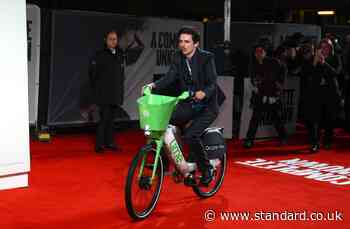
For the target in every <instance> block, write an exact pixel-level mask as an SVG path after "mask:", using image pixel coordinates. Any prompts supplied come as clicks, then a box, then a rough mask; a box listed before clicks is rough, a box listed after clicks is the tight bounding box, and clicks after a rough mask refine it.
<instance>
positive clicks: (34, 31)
mask: <svg viewBox="0 0 350 229" xmlns="http://www.w3.org/2000/svg"><path fill="white" fill-rule="evenodd" d="M27 45H28V55H27V58H28V95H29V123H30V124H32V125H35V124H36V122H37V118H38V98H39V68H40V8H39V7H38V6H36V5H32V4H28V5H27Z"/></svg>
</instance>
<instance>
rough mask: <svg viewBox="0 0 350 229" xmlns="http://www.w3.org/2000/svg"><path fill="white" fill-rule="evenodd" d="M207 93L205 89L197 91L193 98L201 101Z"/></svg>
mask: <svg viewBox="0 0 350 229" xmlns="http://www.w3.org/2000/svg"><path fill="white" fill-rule="evenodd" d="M205 96H206V94H205V92H204V91H197V92H196V93H195V95H194V96H193V99H194V100H195V101H201V100H203V99H204V98H205Z"/></svg>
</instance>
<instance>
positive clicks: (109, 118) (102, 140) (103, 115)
mask: <svg viewBox="0 0 350 229" xmlns="http://www.w3.org/2000/svg"><path fill="white" fill-rule="evenodd" d="M99 111H100V121H99V123H98V126H97V131H96V146H97V147H101V146H107V145H112V144H114V137H113V129H114V126H113V124H114V122H113V119H114V115H115V106H113V105H100V106H99Z"/></svg>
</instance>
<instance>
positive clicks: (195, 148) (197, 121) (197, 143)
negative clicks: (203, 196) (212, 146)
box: [184, 110, 217, 184]
mask: <svg viewBox="0 0 350 229" xmlns="http://www.w3.org/2000/svg"><path fill="white" fill-rule="evenodd" d="M216 117H217V115H216V114H214V113H213V112H211V111H209V110H205V111H203V112H201V113H198V114H197V116H196V117H194V119H193V121H192V123H191V125H190V126H189V127H188V128H187V129H186V130H185V134H184V140H185V142H186V143H188V144H189V147H190V151H191V153H193V156H194V157H195V159H196V161H197V164H198V168H199V170H200V171H201V173H202V179H201V182H202V183H203V184H208V183H209V182H210V181H211V179H212V176H211V174H210V172H211V171H210V169H211V166H210V163H209V160H208V157H207V154H206V152H205V150H204V149H203V146H202V142H201V138H200V137H201V135H202V133H203V132H204V130H205V129H206V128H208V127H209V126H210V124H211V123H212V122H214V120H215V119H216Z"/></svg>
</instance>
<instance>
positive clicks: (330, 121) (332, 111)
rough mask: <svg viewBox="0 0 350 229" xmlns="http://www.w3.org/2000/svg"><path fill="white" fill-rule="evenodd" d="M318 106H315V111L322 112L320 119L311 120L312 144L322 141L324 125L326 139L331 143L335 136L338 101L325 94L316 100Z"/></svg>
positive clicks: (310, 134)
mask: <svg viewBox="0 0 350 229" xmlns="http://www.w3.org/2000/svg"><path fill="white" fill-rule="evenodd" d="M315 103H316V104H317V106H314V107H313V108H314V109H315V110H314V112H317V113H318V114H320V119H313V120H310V121H309V126H308V129H309V138H310V143H311V144H312V145H314V144H319V143H320V130H321V126H323V127H324V130H325V132H324V141H325V142H326V143H331V141H332V138H333V129H334V123H335V120H336V117H337V116H336V115H337V113H336V107H335V106H334V104H335V103H336V102H333V101H330V100H329V99H327V98H326V95H325V96H320V100H319V101H315Z"/></svg>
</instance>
